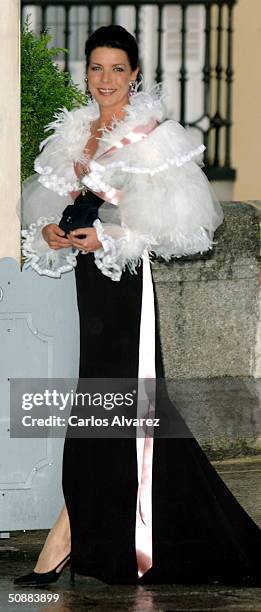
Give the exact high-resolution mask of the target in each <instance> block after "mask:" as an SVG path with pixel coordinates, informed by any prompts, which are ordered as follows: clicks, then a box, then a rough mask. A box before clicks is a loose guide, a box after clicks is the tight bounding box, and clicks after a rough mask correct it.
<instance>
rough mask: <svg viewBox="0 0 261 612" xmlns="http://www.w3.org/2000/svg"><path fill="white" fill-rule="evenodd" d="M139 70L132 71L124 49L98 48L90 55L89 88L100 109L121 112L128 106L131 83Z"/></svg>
mask: <svg viewBox="0 0 261 612" xmlns="http://www.w3.org/2000/svg"><path fill="white" fill-rule="evenodd" d="M138 71H139V68H137V69H136V70H132V69H131V66H130V62H129V58H128V55H127V53H126V52H125V51H123V50H122V49H111V48H109V47H97V48H96V49H94V50H93V51H92V53H91V55H90V63H89V66H88V71H87V77H88V88H89V91H90V93H91V94H92V96H93V97H94V98H95V100H96V101H97V102H98V104H99V106H100V107H104V109H105V108H108V110H109V108H111V110H113V112H114V111H116V110H120V109H121V108H122V106H124V105H125V104H128V100H129V83H130V81H134V80H135V79H136V77H137V74H138Z"/></svg>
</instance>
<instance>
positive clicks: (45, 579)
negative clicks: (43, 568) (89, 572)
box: [14, 553, 71, 586]
mask: <svg viewBox="0 0 261 612" xmlns="http://www.w3.org/2000/svg"><path fill="white" fill-rule="evenodd" d="M70 556H71V553H69V554H68V555H66V557H65V558H64V559H63V560H62V561H60V563H58V564H57V565H56V567H54V569H52V570H50V571H49V572H45V573H43V574H40V573H39V572H31V573H30V574H26V575H25V576H19V577H18V578H15V579H14V584H15V585H18V586H43V585H45V584H50V583H51V582H57V580H58V579H59V578H60V576H61V574H62V573H63V570H64V568H65V567H66V566H67V565H68V563H70ZM62 563H64V566H63V567H62V569H61V570H60V572H56V570H57V567H60V565H62Z"/></svg>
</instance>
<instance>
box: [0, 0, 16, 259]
mask: <svg viewBox="0 0 261 612" xmlns="http://www.w3.org/2000/svg"><path fill="white" fill-rule="evenodd" d="M19 19H20V0H1V19H0V57H1V58H2V70H1V88H0V258H2V257H13V258H14V259H17V260H18V261H20V223H19V218H18V216H17V207H19V202H20V76H19V43H20V40H19V31H20V27H19V25H20V24H19Z"/></svg>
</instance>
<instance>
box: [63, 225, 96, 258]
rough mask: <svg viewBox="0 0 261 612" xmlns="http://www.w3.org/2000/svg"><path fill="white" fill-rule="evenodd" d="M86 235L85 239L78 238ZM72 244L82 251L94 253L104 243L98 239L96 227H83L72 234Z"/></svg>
mask: <svg viewBox="0 0 261 612" xmlns="http://www.w3.org/2000/svg"><path fill="white" fill-rule="evenodd" d="M82 235H84V236H85V237H84V238H78V236H82ZM70 239H71V244H72V246H74V247H75V248H77V249H79V250H80V251H86V253H92V252H93V251H97V249H100V248H101V247H102V243H101V242H100V241H99V240H98V238H97V232H96V229H95V228H94V227H81V228H79V229H77V230H74V231H73V232H70Z"/></svg>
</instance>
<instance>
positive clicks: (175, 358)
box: [153, 202, 261, 379]
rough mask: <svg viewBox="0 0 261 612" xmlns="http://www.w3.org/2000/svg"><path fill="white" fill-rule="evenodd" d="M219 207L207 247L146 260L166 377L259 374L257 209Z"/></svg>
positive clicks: (246, 206) (182, 377)
mask: <svg viewBox="0 0 261 612" xmlns="http://www.w3.org/2000/svg"><path fill="white" fill-rule="evenodd" d="M223 210H224V213H225V219H224V222H223V224H222V225H221V226H220V227H219V228H218V230H217V232H216V234H215V240H216V241H217V244H216V245H215V247H214V249H213V251H210V252H209V253H206V254H204V255H197V256H194V257H191V258H182V259H176V260H174V261H172V262H170V263H162V262H159V261H157V262H154V264H153V277H154V280H155V285H156V293H157V299H158V304H159V311H160V329H161V338H162V345H163V357H164V364H165V372H166V376H167V377H168V378H172V379H184V378H189V379H191V378H212V377H223V376H231V377H235V376H236V377H237V376H247V377H248V376H255V377H258V376H260V377H261V367H260V360H261V356H260V334H261V327H260V284H259V279H260V223H259V221H260V219H259V217H260V213H259V210H258V206H257V205H256V203H253V205H251V204H250V203H248V204H244V203H236V202H234V203H228V202H226V203H223Z"/></svg>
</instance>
